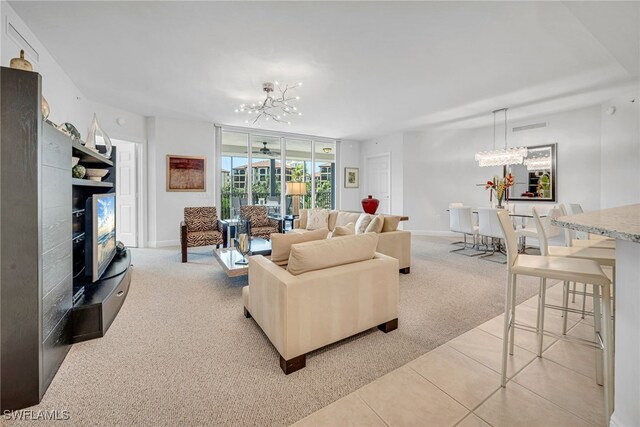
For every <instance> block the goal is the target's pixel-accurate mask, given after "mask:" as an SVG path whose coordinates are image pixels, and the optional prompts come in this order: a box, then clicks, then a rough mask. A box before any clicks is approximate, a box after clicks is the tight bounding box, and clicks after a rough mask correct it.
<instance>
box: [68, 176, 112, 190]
mask: <svg viewBox="0 0 640 427" xmlns="http://www.w3.org/2000/svg"><path fill="white" fill-rule="evenodd" d="M71 183H72V184H73V185H81V186H85V187H107V188H108V187H113V182H105V181H92V180H90V179H78V178H72V179H71Z"/></svg>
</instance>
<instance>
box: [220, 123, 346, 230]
mask: <svg viewBox="0 0 640 427" xmlns="http://www.w3.org/2000/svg"><path fill="white" fill-rule="evenodd" d="M216 132H217V133H216V135H217V141H218V142H217V146H218V148H217V152H218V153H219V154H218V159H219V162H217V164H218V168H219V173H220V180H219V183H218V186H219V187H218V189H219V192H220V208H219V216H220V218H221V219H227V218H235V217H237V216H238V215H239V213H240V206H242V205H247V204H248V205H266V206H267V207H268V210H269V214H270V215H275V216H282V215H296V214H298V213H299V210H300V209H303V208H310V207H321V208H328V209H333V208H335V199H336V186H335V181H336V151H337V150H336V149H337V147H336V142H335V141H333V140H328V139H325V138H318V139H314V138H301V137H297V136H295V137H292V136H289V135H287V134H284V133H276V132H271V131H262V132H261V131H259V130H254V129H248V128H247V129H244V128H225V127H217V131H216Z"/></svg>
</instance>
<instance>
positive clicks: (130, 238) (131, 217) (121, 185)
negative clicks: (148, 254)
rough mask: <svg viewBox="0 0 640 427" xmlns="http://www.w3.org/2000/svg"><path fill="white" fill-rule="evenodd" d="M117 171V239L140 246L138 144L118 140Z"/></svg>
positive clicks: (129, 244) (133, 245)
mask: <svg viewBox="0 0 640 427" xmlns="http://www.w3.org/2000/svg"><path fill="white" fill-rule="evenodd" d="M114 145H116V146H117V150H116V152H117V156H118V158H117V166H118V170H117V172H116V239H117V240H120V241H121V242H122V243H124V244H125V246H128V247H137V246H138V203H137V189H138V186H137V177H138V171H137V166H138V162H137V161H136V145H135V144H134V143H131V142H118V143H117V144H114Z"/></svg>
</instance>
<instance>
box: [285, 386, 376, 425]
mask: <svg viewBox="0 0 640 427" xmlns="http://www.w3.org/2000/svg"><path fill="white" fill-rule="evenodd" d="M292 426H295V427H324V426H326V427H337V426H345V427H346V426H354V427H356V426H381V427H383V426H385V423H384V422H383V421H382V420H381V419H380V417H378V416H377V415H376V413H375V412H373V410H372V409H371V408H369V407H368V406H367V404H366V403H364V401H363V400H362V399H361V398H360V397H359V396H358V395H357V394H356V393H351V394H349V395H347V396H345V397H343V398H342V399H339V400H337V401H335V402H333V403H332V404H330V405H328V406H325V407H324V408H322V409H320V410H318V411H316V412H314V413H313V414H311V415H309V416H308V417H306V418H303V419H301V420H300V421H298V422H297V423H295V424H293V425H292Z"/></svg>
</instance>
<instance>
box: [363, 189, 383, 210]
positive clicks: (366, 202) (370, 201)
mask: <svg viewBox="0 0 640 427" xmlns="http://www.w3.org/2000/svg"><path fill="white" fill-rule="evenodd" d="M379 205H380V200H378V199H375V198H374V197H373V196H372V195H371V194H369V196H367V198H366V199H362V210H364V211H365V212H366V213H368V214H371V215H373V214H375V213H376V211H377V210H378V206H379Z"/></svg>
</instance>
